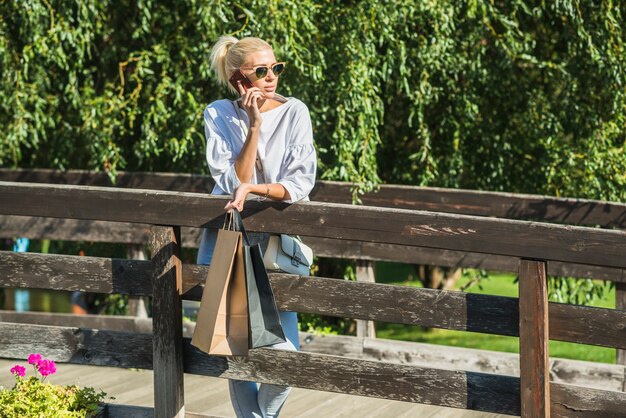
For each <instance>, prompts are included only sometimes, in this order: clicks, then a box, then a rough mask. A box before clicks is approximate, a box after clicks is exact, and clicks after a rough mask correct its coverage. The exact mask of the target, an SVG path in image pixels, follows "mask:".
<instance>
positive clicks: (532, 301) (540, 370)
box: [519, 260, 550, 418]
mask: <svg viewBox="0 0 626 418" xmlns="http://www.w3.org/2000/svg"><path fill="white" fill-rule="evenodd" d="M548 324H549V318H548V287H547V282H546V263H545V262H543V261H534V260H520V267H519V329H520V331H519V334H520V338H519V346H520V391H521V392H520V397H521V402H522V404H521V405H522V418H549V417H550V375H549V371H550V359H549V354H548V341H549V336H548V335H549V334H548Z"/></svg>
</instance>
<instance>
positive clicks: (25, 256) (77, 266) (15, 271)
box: [0, 251, 152, 296]
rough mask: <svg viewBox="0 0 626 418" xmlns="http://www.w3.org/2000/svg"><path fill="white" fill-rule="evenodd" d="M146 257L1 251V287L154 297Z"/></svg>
mask: <svg viewBox="0 0 626 418" xmlns="http://www.w3.org/2000/svg"><path fill="white" fill-rule="evenodd" d="M151 274H152V265H151V263H150V262H149V261H144V260H125V259H120V258H100V257H87V256H83V257H80V256H72V255H56V254H35V253H16V252H12V251H0V286H2V287H28V288H37V289H51V290H70V291H81V292H95V293H120V294H127V295H137V296H152V280H151V276H150V275H151Z"/></svg>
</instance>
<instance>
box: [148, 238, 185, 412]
mask: <svg viewBox="0 0 626 418" xmlns="http://www.w3.org/2000/svg"><path fill="white" fill-rule="evenodd" d="M179 243H180V227H171V226H153V227H152V229H151V231H150V244H151V245H150V247H151V258H152V265H153V268H154V273H153V274H154V276H153V284H152V287H153V301H152V327H153V349H152V351H153V360H152V362H153V363H152V364H153V370H154V416H155V417H156V418H172V417H184V416H185V404H184V393H183V322H182V306H181V297H180V292H181V289H182V265H181V260H180V245H179Z"/></svg>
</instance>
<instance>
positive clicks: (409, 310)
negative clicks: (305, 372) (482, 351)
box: [270, 273, 626, 348]
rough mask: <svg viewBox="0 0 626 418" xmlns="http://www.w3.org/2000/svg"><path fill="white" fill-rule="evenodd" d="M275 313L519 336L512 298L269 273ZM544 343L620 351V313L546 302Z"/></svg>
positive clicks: (625, 333)
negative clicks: (547, 325)
mask: <svg viewBox="0 0 626 418" xmlns="http://www.w3.org/2000/svg"><path fill="white" fill-rule="evenodd" d="M270 281H271V284H272V289H274V294H275V296H276V303H277V305H278V307H279V309H283V310H294V311H297V312H306V313H315V314H323V315H329V316H337V317H340V318H354V319H366V320H376V321H382V322H392V323H400V324H411V325H421V326H425V327H429V328H444V329H453V330H458V331H471V332H481V333H487V334H498V335H509V336H519V315H518V300H517V299H516V298H506V297H501V296H491V295H479V294H474V293H464V292H458V291H446V290H435V289H420V288H412V287H405V286H391V285H384V284H372V283H359V282H350V281H342V280H331V279H324V278H315V277H307V278H305V277H296V276H291V275H281V274H276V273H274V274H270ZM549 310H550V339H553V340H560V341H570V342H578V343H582V344H592V345H602V346H606V347H620V348H626V347H625V346H626V312H624V311H618V310H614V309H604V308H592V307H586V306H574V305H565V304H560V303H550V304H549Z"/></svg>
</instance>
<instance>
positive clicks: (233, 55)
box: [211, 36, 272, 94]
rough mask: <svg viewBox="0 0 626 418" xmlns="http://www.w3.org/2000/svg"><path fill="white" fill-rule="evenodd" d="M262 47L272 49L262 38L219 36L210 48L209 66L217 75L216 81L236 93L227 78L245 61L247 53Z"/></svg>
mask: <svg viewBox="0 0 626 418" xmlns="http://www.w3.org/2000/svg"><path fill="white" fill-rule="evenodd" d="M263 49H272V47H271V46H270V44H268V43H267V42H265V41H264V40H263V39H259V38H252V37H248V38H243V39H241V40H238V39H237V38H235V37H232V36H222V37H220V38H219V39H218V40H217V42H216V43H215V45H213V49H212V50H211V68H212V69H213V71H215V74H216V75H217V81H218V82H220V83H221V84H223V85H225V86H226V87H228V89H229V90H230V91H232V92H233V93H236V94H238V93H239V92H238V91H237V90H236V89H235V88H234V87H233V86H232V85H231V84H230V83H229V82H228V79H229V78H230V77H231V76H232V75H233V73H234V72H235V70H236V69H237V68H239V67H241V66H242V65H243V63H244V62H246V57H247V56H248V55H250V54H253V53H255V52H257V51H260V50H263Z"/></svg>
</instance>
